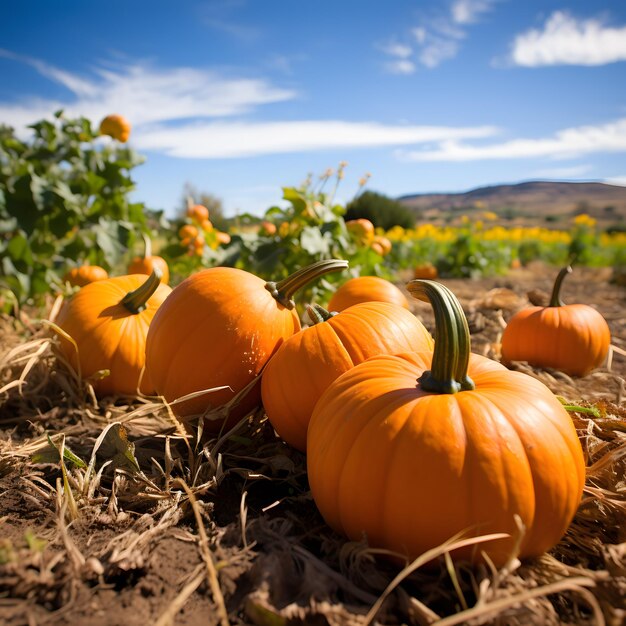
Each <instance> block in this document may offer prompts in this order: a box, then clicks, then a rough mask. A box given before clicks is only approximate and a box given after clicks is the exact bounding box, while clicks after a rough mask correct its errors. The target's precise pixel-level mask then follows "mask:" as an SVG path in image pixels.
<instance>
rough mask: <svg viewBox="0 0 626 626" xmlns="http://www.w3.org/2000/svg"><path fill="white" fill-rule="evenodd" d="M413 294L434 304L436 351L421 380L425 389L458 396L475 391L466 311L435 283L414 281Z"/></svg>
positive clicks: (432, 281)
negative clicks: (470, 364)
mask: <svg viewBox="0 0 626 626" xmlns="http://www.w3.org/2000/svg"><path fill="white" fill-rule="evenodd" d="M407 289H408V290H409V293H410V294H411V295H412V296H414V297H415V298H418V299H419V300H424V301H425V302H428V301H430V303H431V305H432V307H433V312H434V314H435V349H434V352H433V360H432V364H431V368H430V370H428V371H426V372H424V373H423V374H422V376H421V377H420V378H419V379H418V382H419V384H420V386H421V388H422V389H424V390H425V391H432V392H434V393H457V392H459V391H469V390H472V389H474V388H475V385H474V382H473V381H472V379H471V378H470V377H469V376H468V375H467V367H468V365H469V356H470V333H469V327H468V325H467V319H466V317H465V314H464V313H463V308H462V307H461V304H460V303H459V301H458V300H457V298H456V296H455V295H454V294H453V293H452V292H451V291H450V290H449V289H448V288H447V287H445V286H444V285H442V284H441V283H438V282H436V281H434V280H412V281H411V282H409V283H408V284H407Z"/></svg>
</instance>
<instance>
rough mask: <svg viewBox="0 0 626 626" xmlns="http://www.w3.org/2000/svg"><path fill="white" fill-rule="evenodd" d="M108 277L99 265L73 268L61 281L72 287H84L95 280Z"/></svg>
mask: <svg viewBox="0 0 626 626" xmlns="http://www.w3.org/2000/svg"><path fill="white" fill-rule="evenodd" d="M108 277H109V273H108V272H107V271H106V270H105V269H104V268H103V267H100V266H99V265H80V266H79V267H73V268H72V269H71V270H69V271H68V272H66V274H65V275H64V276H63V281H64V282H66V283H69V284H70V285H72V287H84V286H85V285H88V284H89V283H93V282H96V281H97V280H104V279H106V278H108Z"/></svg>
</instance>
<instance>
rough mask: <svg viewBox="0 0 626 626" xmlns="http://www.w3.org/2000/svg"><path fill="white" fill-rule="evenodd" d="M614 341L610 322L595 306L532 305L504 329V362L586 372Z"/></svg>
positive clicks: (597, 364) (598, 363)
mask: <svg viewBox="0 0 626 626" xmlns="http://www.w3.org/2000/svg"><path fill="white" fill-rule="evenodd" d="M610 343H611V331H610V330H609V326H608V324H607V323H606V320H605V319H604V318H603V317H602V315H601V314H600V313H598V311H596V310H595V309H594V308H593V307H590V306H588V305H586V304H566V305H563V306H552V307H529V308H528V309H522V310H521V311H519V312H518V313H516V314H515V315H514V316H513V317H512V318H511V319H510V320H509V323H508V324H507V326H506V328H505V329H504V331H503V333H502V362H503V363H510V362H511V361H528V363H530V364H531V365H535V366H537V367H552V368H554V369H556V370H559V371H561V372H564V373H566V374H569V375H571V376H585V375H586V374H588V373H589V372H590V371H591V370H592V369H594V368H596V367H598V366H599V365H601V364H602V362H603V361H604V359H605V358H606V355H607V353H608V351H609V345H610Z"/></svg>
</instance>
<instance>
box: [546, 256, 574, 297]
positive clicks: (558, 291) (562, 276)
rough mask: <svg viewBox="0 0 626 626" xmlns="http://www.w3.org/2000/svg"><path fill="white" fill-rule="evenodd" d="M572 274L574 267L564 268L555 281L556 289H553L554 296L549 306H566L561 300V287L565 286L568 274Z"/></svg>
mask: <svg viewBox="0 0 626 626" xmlns="http://www.w3.org/2000/svg"><path fill="white" fill-rule="evenodd" d="M571 273H572V266H571V265H568V266H567V267H564V268H563V269H562V270H561V271H560V272H559V274H558V276H557V277H556V280H555V281H554V287H553V288H552V295H551V296H550V304H549V305H548V306H564V303H563V301H562V300H561V285H562V284H563V280H564V279H565V277H566V276H567V275H568V274H571Z"/></svg>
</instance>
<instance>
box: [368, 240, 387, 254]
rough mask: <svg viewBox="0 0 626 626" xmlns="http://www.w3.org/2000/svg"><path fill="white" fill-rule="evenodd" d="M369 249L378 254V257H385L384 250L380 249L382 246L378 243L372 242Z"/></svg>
mask: <svg viewBox="0 0 626 626" xmlns="http://www.w3.org/2000/svg"><path fill="white" fill-rule="evenodd" d="M370 248H371V249H372V250H373V251H374V252H375V253H376V254H379V255H380V256H385V249H384V248H383V247H382V245H381V244H380V243H379V242H378V241H372V243H370Z"/></svg>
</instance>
